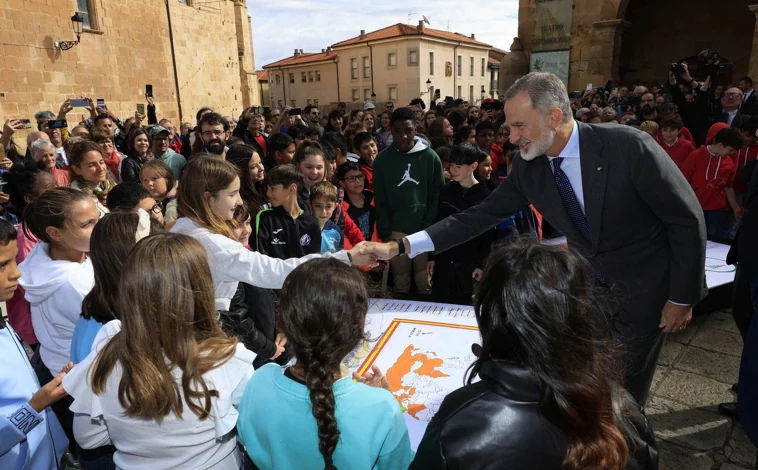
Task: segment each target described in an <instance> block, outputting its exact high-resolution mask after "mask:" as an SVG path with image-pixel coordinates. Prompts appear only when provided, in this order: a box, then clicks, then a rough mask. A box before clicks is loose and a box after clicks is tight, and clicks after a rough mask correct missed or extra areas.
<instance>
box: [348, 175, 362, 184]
mask: <svg viewBox="0 0 758 470" xmlns="http://www.w3.org/2000/svg"><path fill="white" fill-rule="evenodd" d="M365 179H366V175H353V176H348V177H347V178H345V181H347V182H348V183H356V182H358V181H363V180H365Z"/></svg>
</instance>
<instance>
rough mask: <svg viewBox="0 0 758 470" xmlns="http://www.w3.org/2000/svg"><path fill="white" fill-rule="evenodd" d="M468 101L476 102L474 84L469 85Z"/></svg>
mask: <svg viewBox="0 0 758 470" xmlns="http://www.w3.org/2000/svg"><path fill="white" fill-rule="evenodd" d="M468 102H469V103H472V104H473V103H474V85H469V87H468Z"/></svg>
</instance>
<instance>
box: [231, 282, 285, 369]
mask: <svg viewBox="0 0 758 470" xmlns="http://www.w3.org/2000/svg"><path fill="white" fill-rule="evenodd" d="M274 308H275V307H274V297H273V296H272V294H271V291H270V290H269V289H263V288H260V287H255V286H251V285H248V284H245V283H242V282H240V283H239V285H238V286H237V291H236V292H235V293H234V297H232V301H231V304H230V305H229V310H221V311H219V314H220V320H221V328H222V329H223V330H224V331H225V332H226V333H227V334H229V335H231V336H236V337H237V339H239V340H240V342H241V343H242V344H244V345H245V347H246V348H247V349H249V350H251V351H252V352H254V353H255V354H256V355H257V356H258V357H256V358H255V361H253V366H254V367H255V368H256V369H257V368H259V367H260V366H262V365H264V364H266V363H268V362H271V357H272V356H273V355H274V354H275V353H276V344H275V340H276V329H275V324H274ZM282 356H284V354H283V355H282ZM280 357H281V356H280Z"/></svg>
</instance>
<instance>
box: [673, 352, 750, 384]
mask: <svg viewBox="0 0 758 470" xmlns="http://www.w3.org/2000/svg"><path fill="white" fill-rule="evenodd" d="M683 348H684V349H685V351H684V352H683V353H682V355H681V357H680V358H679V360H678V361H676V363H674V369H678V370H683V371H686V372H693V373H695V374H698V375H704V376H706V377H710V378H712V379H715V380H718V381H719V382H723V383H725V384H729V385H728V387H731V385H732V384H733V383H736V382H737V378H738V377H739V375H740V358H739V357H737V356H730V355H729V354H722V353H718V352H714V351H708V350H706V349H700V348H697V347H695V346H683Z"/></svg>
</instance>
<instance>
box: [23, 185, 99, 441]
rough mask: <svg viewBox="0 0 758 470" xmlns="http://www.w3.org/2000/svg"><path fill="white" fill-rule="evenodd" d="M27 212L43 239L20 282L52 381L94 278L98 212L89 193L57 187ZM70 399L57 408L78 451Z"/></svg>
mask: <svg viewBox="0 0 758 470" xmlns="http://www.w3.org/2000/svg"><path fill="white" fill-rule="evenodd" d="M24 214H25V216H24V223H25V230H27V232H28V233H30V234H31V235H33V236H34V237H36V238H37V239H38V240H40V241H39V242H38V243H37V245H36V246H35V247H34V249H32V251H31V252H30V253H29V256H27V257H26V259H25V260H24V262H23V263H21V265H20V266H19V269H20V270H21V274H22V275H21V279H19V284H21V286H23V288H24V290H25V291H26V292H25V298H26V300H27V301H28V302H29V304H30V305H31V312H32V325H33V326H34V334H35V335H36V336H37V339H38V340H39V343H40V349H39V351H40V356H41V358H42V363H43V364H44V366H45V367H44V368H42V369H41V370H40V371H39V375H40V380H41V381H43V382H48V381H50V380H52V378H53V377H55V376H56V375H58V373H59V372H60V371H61V370H62V369H63V367H64V366H66V365H67V364H68V362H69V356H70V353H71V339H72V337H73V335H74V325H75V324H76V321H77V319H78V318H79V314H80V313H81V306H82V300H83V299H84V296H85V295H87V294H88V293H89V291H90V290H91V289H92V286H93V285H94V284H95V275H94V271H93V269H92V261H91V260H90V258H89V257H88V256H87V253H89V251H90V244H89V242H90V235H91V234H92V229H93V228H94V227H95V224H96V223H97V221H98V219H99V212H98V210H97V207H95V202H94V200H93V199H92V197H91V196H90V195H88V194H87V193H84V192H82V191H79V190H77V189H73V188H55V189H51V190H49V191H46V192H45V193H43V194H42V195H40V196H39V198H37V199H36V200H34V201H32V202H30V203H29V205H28V206H27V207H26V210H25V211H24ZM70 404H71V400H70V398H65V399H63V400H61V401H59V402H58V403H56V404H55V405H54V406H53V410H54V411H55V414H56V416H58V420H59V421H60V422H61V425H62V426H63V429H64V431H66V435H67V436H68V439H69V441H70V442H71V443H72V444H71V446H70V450H71V452H72V453H74V454H75V453H76V448H75V444H73V443H74V442H75V441H74V438H73V431H72V426H73V413H71V412H70V411H69V409H68V406H69V405H70Z"/></svg>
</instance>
